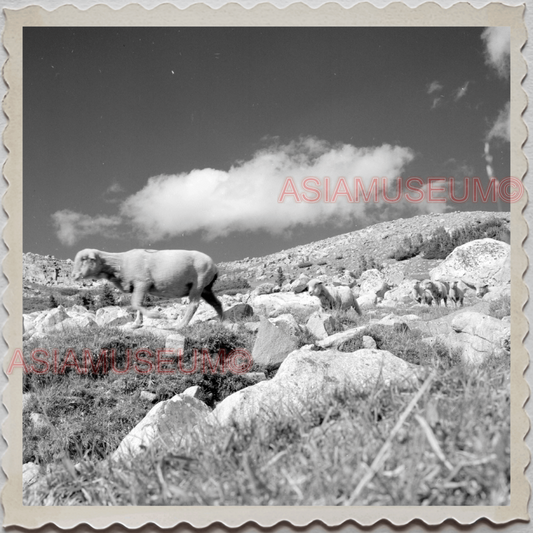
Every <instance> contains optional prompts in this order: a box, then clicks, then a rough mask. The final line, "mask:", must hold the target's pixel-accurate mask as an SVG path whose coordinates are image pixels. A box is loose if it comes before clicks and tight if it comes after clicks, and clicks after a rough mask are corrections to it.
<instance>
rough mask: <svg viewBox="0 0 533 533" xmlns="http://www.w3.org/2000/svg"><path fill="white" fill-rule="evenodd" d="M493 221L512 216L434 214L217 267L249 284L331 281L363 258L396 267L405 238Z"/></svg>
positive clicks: (488, 213) (394, 221)
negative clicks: (303, 278)
mask: <svg viewBox="0 0 533 533" xmlns="http://www.w3.org/2000/svg"><path fill="white" fill-rule="evenodd" d="M495 217H496V218H500V219H502V220H504V221H505V222H506V223H507V224H506V227H507V228H508V229H509V227H510V220H511V214H510V213H508V212H505V213H494V212H486V211H470V212H461V211H457V212H455V213H446V214H440V213H433V214H430V215H421V216H417V217H412V218H400V219H397V220H393V221H389V222H381V223H379V224H375V225H373V226H369V227H368V228H365V229H362V230H358V231H352V232H350V233H344V234H342V235H337V236H335V237H330V238H329V239H324V240H321V241H316V242H312V243H309V244H304V245H301V246H297V247H295V248H290V249H288V250H283V251H281V252H277V253H275V254H271V255H267V256H264V257H255V258H248V257H247V258H245V259H242V260H240V261H232V262H228V263H219V266H220V267H221V269H222V271H223V272H227V273H239V274H240V275H242V276H243V277H246V278H248V279H250V280H251V279H255V280H258V281H264V280H270V279H272V278H274V277H275V273H276V271H277V269H278V268H279V267H281V268H282V270H283V271H284V273H285V274H286V275H287V276H288V277H289V278H291V277H295V276H296V277H297V275H298V274H297V273H298V272H301V269H302V268H305V269H306V270H308V272H307V273H308V274H311V275H322V274H326V275H328V276H330V277H334V276H339V273H340V272H342V271H343V270H345V269H346V270H352V269H356V268H357V266H358V264H359V262H360V260H361V258H362V256H365V257H366V258H367V259H373V260H374V261H375V262H377V263H378V264H380V265H381V264H383V263H388V264H390V263H395V261H393V260H387V259H388V258H389V257H390V255H391V253H392V252H394V251H395V250H396V249H397V248H398V247H399V246H400V245H401V243H402V241H403V240H404V239H405V237H409V238H411V239H412V238H414V237H415V236H416V235H417V234H421V235H422V237H423V238H424V239H427V238H428V237H430V236H431V235H432V234H433V232H434V231H435V230H436V229H437V228H439V227H443V228H444V229H445V230H446V231H447V232H448V233H450V232H452V231H454V230H458V229H460V228H464V227H470V226H474V225H477V224H480V223H482V222H485V221H488V220H490V219H492V218H495ZM309 263H311V264H310V265H309ZM304 265H307V266H304Z"/></svg>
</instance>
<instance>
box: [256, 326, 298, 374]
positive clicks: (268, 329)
mask: <svg viewBox="0 0 533 533" xmlns="http://www.w3.org/2000/svg"><path fill="white" fill-rule="evenodd" d="M296 346H297V339H296V338H294V337H293V336H291V335H290V334H288V333H286V332H285V331H283V329H281V328H280V327H277V326H275V325H274V324H272V323H271V322H270V321H269V320H267V319H266V318H264V317H261V322H260V325H259V331H258V332H257V338H256V339H255V344H254V347H253V350H252V359H253V361H254V363H256V364H259V365H262V366H265V367H267V368H276V367H278V366H279V365H280V364H281V363H282V362H283V361H284V360H285V358H286V357H287V355H289V354H290V353H291V352H292V351H294V350H295V349H296Z"/></svg>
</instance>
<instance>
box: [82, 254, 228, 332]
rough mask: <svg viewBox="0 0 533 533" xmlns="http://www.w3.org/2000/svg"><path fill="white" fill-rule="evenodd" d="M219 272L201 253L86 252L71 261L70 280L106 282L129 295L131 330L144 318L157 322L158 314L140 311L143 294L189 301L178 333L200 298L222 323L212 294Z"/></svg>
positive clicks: (138, 325)
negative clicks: (132, 316) (134, 313)
mask: <svg viewBox="0 0 533 533" xmlns="http://www.w3.org/2000/svg"><path fill="white" fill-rule="evenodd" d="M217 275H218V269H217V267H216V265H215V264H214V263H213V260H212V259H211V258H210V257H209V256H207V255H205V254H203V253H202V252H196V251H189V250H130V251H129V252H123V253H109V252H102V251H100V250H94V249H86V250H82V251H81V252H78V253H77V254H76V258H75V259H74V267H73V269H72V277H73V279H75V280H79V279H83V278H97V279H107V280H109V281H110V282H111V283H113V285H115V286H116V287H118V288H119V289H120V290H121V291H122V292H128V293H131V294H132V296H131V305H132V306H133V308H134V309H135V310H136V311H137V318H136V319H135V322H134V323H133V328H139V327H141V325H142V321H143V315H146V316H147V317H149V318H158V317H159V313H158V312H157V311H154V310H152V311H150V310H148V309H147V308H146V307H143V305H142V304H143V300H144V297H145V296H146V294H148V293H150V294H155V295H156V296H166V297H167V298H181V297H183V296H188V297H189V306H188V308H187V311H186V313H185V316H184V317H183V319H182V321H181V322H180V323H179V324H178V325H177V328H178V329H181V328H184V327H185V326H186V325H187V324H188V323H189V322H190V321H191V319H192V317H193V315H194V313H195V312H196V310H197V309H198V306H199V305H200V298H203V299H204V300H205V301H206V302H207V303H208V304H209V305H211V306H212V307H213V308H214V309H215V311H216V312H217V315H218V316H219V318H221V319H222V304H221V303H220V301H219V300H218V299H217V297H216V296H215V295H214V293H213V284H214V283H215V281H216V279H217Z"/></svg>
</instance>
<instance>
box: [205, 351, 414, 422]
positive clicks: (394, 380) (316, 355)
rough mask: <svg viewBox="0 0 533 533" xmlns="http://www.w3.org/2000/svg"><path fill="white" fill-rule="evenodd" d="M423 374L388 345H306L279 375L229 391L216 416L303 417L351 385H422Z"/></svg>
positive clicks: (358, 388)
mask: <svg viewBox="0 0 533 533" xmlns="http://www.w3.org/2000/svg"><path fill="white" fill-rule="evenodd" d="M419 377H421V376H420V368H419V367H417V366H416V365H412V364H410V363H407V362H405V361H403V360H402V359H399V358H398V357H396V356H394V355H393V354H391V353H390V352H387V351H381V350H372V349H362V350H358V351H356V352H352V353H344V352H339V351H337V350H327V351H323V352H316V351H311V350H309V349H307V348H302V349H300V350H298V351H295V352H293V353H291V354H290V355H289V356H288V357H287V359H286V360H285V361H284V362H283V363H282V365H281V366H280V368H279V370H278V372H277V374H276V376H275V377H274V378H273V379H271V380H269V381H262V382H260V383H258V384H256V385H253V386H252V387H247V388H245V389H242V390H240V391H238V392H236V393H234V394H232V395H231V396H228V397H227V398H226V399H225V400H223V401H222V402H221V403H220V404H218V406H217V407H216V409H215V410H214V411H213V413H212V415H211V417H210V418H212V419H214V420H215V421H217V422H218V423H220V424H222V425H226V426H227V425H232V424H236V425H237V426H241V427H246V426H249V425H251V424H252V423H254V422H260V421H261V419H262V417H265V418H278V417H283V418H285V419H287V418H289V419H293V418H299V417H301V416H303V415H305V413H306V412H308V411H309V410H310V409H313V408H314V407H319V406H324V405H327V404H328V403H329V402H331V401H332V400H334V398H335V396H336V395H337V394H339V393H343V392H345V391H346V390H349V391H351V392H353V393H354V394H357V393H364V392H368V391H371V390H372V389H373V388H374V387H375V386H376V385H377V384H378V383H382V384H383V386H385V387H393V386H395V387H398V388H399V389H401V390H409V389H413V388H416V387H417V386H418V385H419Z"/></svg>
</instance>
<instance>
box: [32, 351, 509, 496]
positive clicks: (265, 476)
mask: <svg viewBox="0 0 533 533" xmlns="http://www.w3.org/2000/svg"><path fill="white" fill-rule="evenodd" d="M508 376H509V368H508V365H505V364H503V362H502V361H500V362H499V363H498V364H497V363H494V365H493V366H492V367H491V368H481V369H478V370H477V371H475V372H472V371H471V370H470V369H465V368H462V367H460V366H457V367H454V368H450V369H443V368H440V369H438V370H437V372H436V374H435V377H434V379H433V381H432V382H431V385H430V386H429V389H428V390H427V391H426V392H425V393H424V394H423V395H422V396H421V398H420V399H419V400H418V401H417V403H416V404H415V405H414V408H413V410H412V411H411V412H410V414H409V415H408V416H407V418H406V420H405V422H404V423H403V424H402V425H401V427H400V429H399V431H398V432H397V433H396V434H395V436H394V438H393V439H392V440H391V441H390V451H389V453H388V454H387V458H386V459H385V461H384V462H383V463H382V464H381V465H380V467H379V469H378V472H377V474H376V475H375V476H374V478H373V479H371V480H369V481H368V482H367V483H366V484H364V487H363V489H362V490H361V491H360V493H359V494H358V496H357V497H354V494H355V488H356V487H357V486H358V484H359V482H360V481H361V480H362V479H363V477H364V476H365V474H366V473H367V472H368V469H369V465H370V464H371V463H372V462H373V460H374V459H375V458H376V456H377V455H378V453H379V452H380V450H381V449H382V448H383V446H384V445H385V443H386V442H387V440H388V438H389V436H390V435H391V432H392V428H393V427H394V426H395V425H396V423H397V422H398V420H399V419H400V417H401V415H402V414H403V413H404V412H405V411H406V406H407V405H408V404H409V403H410V401H411V399H412V398H413V397H414V395H415V392H410V393H406V392H403V393H402V392H400V391H398V390H397V389H395V388H394V387H389V386H385V385H384V384H383V383H379V384H377V385H376V386H375V387H374V388H373V389H372V390H371V391H369V392H367V393H361V392H357V391H354V390H349V389H346V390H344V391H339V392H338V393H337V394H336V395H335V396H334V397H331V398H330V399H328V400H323V401H322V402H320V401H319V400H318V399H317V401H316V402H314V404H313V405H312V406H309V407H308V408H307V409H306V410H305V411H302V412H301V413H297V414H295V416H293V417H291V418H290V419H289V418H286V417H283V416H278V415H277V414H276V413H268V412H265V417H264V419H263V420H262V421H261V422H257V423H254V424H252V425H251V426H247V427H243V428H239V429H236V428H231V427H226V428H215V427H211V428H205V429H204V433H203V438H202V439H200V440H198V441H197V442H186V443H183V444H180V443H178V442H177V443H176V444H175V445H174V446H172V447H171V448H170V449H160V450H158V451H157V452H153V453H150V452H149V453H146V454H145V455H144V456H143V457H142V458H141V459H140V460H138V461H136V462H135V463H134V464H133V465H132V466H131V467H129V468H128V469H127V470H126V469H125V468H124V467H123V466H121V465H120V464H112V463H107V462H101V463H98V462H94V461H88V462H85V463H84V465H83V468H82V469H81V470H80V472H79V473H78V474H77V476H76V481H75V482H73V479H72V476H71V474H69V472H68V469H66V468H65V467H64V465H63V464H61V463H58V464H56V465H54V466H53V467H52V468H51V469H50V470H51V472H50V474H49V475H48V476H47V477H46V478H45V479H43V480H42V481H41V482H40V486H38V487H37V488H34V489H33V490H30V491H28V492H27V493H26V495H25V500H24V503H25V504H26V505H28V504H33V505H42V504H43V502H44V501H46V503H47V504H48V505H198V504H200V505H346V504H350V505H401V506H405V505H438V506H443V505H461V506H464V505H490V506H495V505H508V504H509V494H510V490H509V488H510V450H509V434H510V416H509V413H510V391H509V385H508ZM422 422H425V424H423V423H422ZM437 448H438V450H440V452H441V454H442V456H443V457H444V462H443V461H441V459H439V457H438V455H437V453H436V451H435V450H436V449H437ZM82 487H83V490H82Z"/></svg>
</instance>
